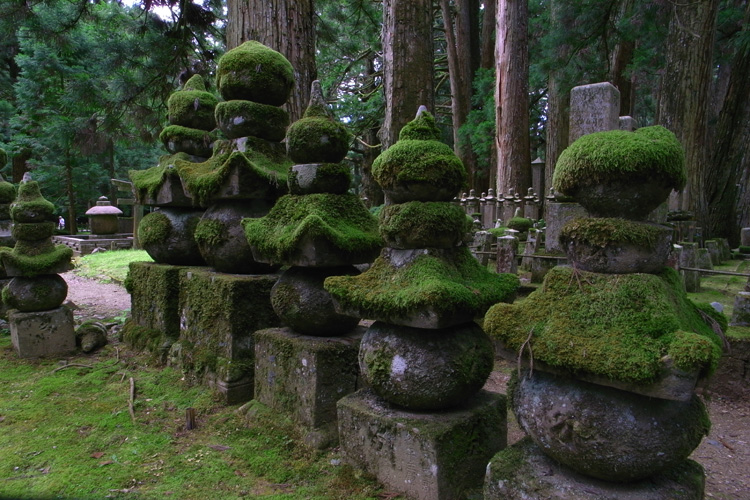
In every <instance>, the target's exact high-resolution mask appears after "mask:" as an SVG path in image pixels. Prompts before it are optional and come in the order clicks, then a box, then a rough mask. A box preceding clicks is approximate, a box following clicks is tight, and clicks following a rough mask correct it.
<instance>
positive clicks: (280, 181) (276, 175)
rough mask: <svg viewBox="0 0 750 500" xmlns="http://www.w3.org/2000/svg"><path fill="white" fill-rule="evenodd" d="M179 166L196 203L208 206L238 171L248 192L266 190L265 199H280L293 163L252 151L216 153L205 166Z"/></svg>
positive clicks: (204, 163)
mask: <svg viewBox="0 0 750 500" xmlns="http://www.w3.org/2000/svg"><path fill="white" fill-rule="evenodd" d="M175 166H176V168H177V171H178V173H179V175H180V177H181V178H182V180H183V181H184V185H185V186H186V187H187V190H188V191H189V192H190V195H191V196H192V198H193V200H194V201H195V202H196V203H198V204H200V205H203V206H205V205H208V204H210V202H211V200H212V197H213V196H214V195H215V193H216V192H217V191H218V190H219V189H220V188H221V186H222V184H223V183H224V182H225V181H226V180H227V179H228V177H229V175H230V174H231V173H232V172H233V171H235V170H236V171H238V174H239V176H240V178H241V181H240V182H241V183H242V185H243V187H245V188H246V189H248V190H255V189H257V190H265V191H266V192H264V193H263V197H274V196H278V195H279V194H281V193H283V192H285V191H286V189H287V186H286V173H287V170H288V168H289V166H291V162H289V161H288V160H286V161H284V159H283V158H280V157H278V156H277V157H269V156H266V155H265V154H263V153H262V152H260V151H255V150H249V151H247V152H245V153H240V152H239V151H235V152H233V153H220V154H218V155H216V154H214V156H213V157H211V158H210V159H208V160H207V161H205V162H202V163H193V162H189V161H182V160H178V161H176V162H175Z"/></svg>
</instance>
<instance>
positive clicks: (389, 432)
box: [338, 389, 531, 500]
mask: <svg viewBox="0 0 750 500" xmlns="http://www.w3.org/2000/svg"><path fill="white" fill-rule="evenodd" d="M338 421H339V440H340V447H341V450H342V451H343V453H344V456H345V457H346V460H347V461H348V462H350V463H351V464H352V465H354V466H356V467H359V468H361V469H364V470H366V471H367V472H369V473H371V474H373V475H375V476H376V477H377V478H378V480H379V481H380V482H381V483H383V484H384V485H386V487H387V488H388V489H389V490H393V491H395V492H398V493H402V494H405V495H408V496H410V497H412V498H415V499H418V500H449V499H458V498H463V496H464V492H465V491H466V490H467V489H470V488H475V487H478V486H479V485H481V483H482V478H483V476H484V474H485V468H486V466H487V462H488V461H489V459H490V458H491V457H492V456H493V455H494V454H495V453H496V452H497V451H499V450H501V449H503V448H504V447H505V446H506V443H507V413H506V397H505V396H504V395H502V394H496V393H491V392H487V391H480V392H479V393H478V394H477V395H475V396H474V397H473V398H471V399H470V401H469V402H468V403H467V404H466V406H465V407H464V408H461V409H454V410H450V411H442V412H435V413H429V412H424V413H421V412H408V411H403V410H399V409H396V408H393V407H392V406H390V405H389V404H388V403H386V402H384V401H383V400H381V399H379V398H378V397H377V396H375V394H374V393H372V391H370V390H368V389H364V390H360V391H357V392H355V393H354V394H350V395H349V396H346V397H345V398H343V399H342V400H341V401H339V403H338ZM530 498H531V497H530Z"/></svg>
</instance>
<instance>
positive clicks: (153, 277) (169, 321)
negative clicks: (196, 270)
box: [127, 262, 183, 348]
mask: <svg viewBox="0 0 750 500" xmlns="http://www.w3.org/2000/svg"><path fill="white" fill-rule="evenodd" d="M181 269H183V267H182V266H172V265H169V264H156V263H154V262H132V263H131V264H130V268H129V270H128V280H127V288H128V292H130V316H131V318H132V321H133V322H134V323H135V324H136V325H137V326H139V327H142V328H148V329H150V330H155V331H158V332H161V333H162V334H163V335H164V336H166V337H168V338H172V339H176V338H177V337H179V335H180V314H179V303H180V270H181ZM137 347H139V348H142V347H143V346H137Z"/></svg>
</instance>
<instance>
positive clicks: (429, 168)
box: [372, 107, 466, 203]
mask: <svg viewBox="0 0 750 500" xmlns="http://www.w3.org/2000/svg"><path fill="white" fill-rule="evenodd" d="M439 134H440V132H439V130H438V129H437V127H436V126H435V119H434V118H433V117H432V115H431V114H430V113H428V112H427V111H426V110H424V108H423V107H422V108H420V112H419V113H418V114H417V117H416V118H415V119H414V120H412V121H411V122H409V123H408V124H407V125H406V126H404V128H403V129H402V130H401V134H400V135H399V140H398V142H396V144H394V145H393V146H391V147H390V148H388V149H387V150H385V151H384V152H383V153H382V154H381V155H380V156H378V157H377V159H376V160H375V162H374V163H373V165H372V175H373V177H374V178H375V180H376V181H377V182H378V184H380V186H381V187H382V188H383V189H384V190H385V191H386V193H388V194H390V198H391V201H393V202H395V203H401V202H403V201H410V200H412V199H413V200H419V201H447V200H450V199H452V198H453V197H454V196H455V194H456V193H458V191H459V190H460V189H461V187H463V186H464V184H465V183H466V169H465V168H464V166H463V163H461V160H460V159H459V158H458V157H457V156H456V155H455V153H454V152H453V150H452V149H451V148H450V147H449V146H448V145H446V144H444V143H442V142H440V141H439V137H440V135H439ZM401 189H405V190H407V191H409V193H408V194H407V193H404V195H403V196H402V195H401V194H400V193H399V191H400V190H401ZM422 189H425V190H427V192H426V193H424V195H420V194H417V193H418V192H420V191H422ZM438 192H439V194H437V193H438Z"/></svg>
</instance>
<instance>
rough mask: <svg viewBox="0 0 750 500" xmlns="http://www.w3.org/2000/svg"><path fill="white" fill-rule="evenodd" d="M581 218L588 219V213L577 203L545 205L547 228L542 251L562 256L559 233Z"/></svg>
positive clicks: (550, 203) (562, 250)
mask: <svg viewBox="0 0 750 500" xmlns="http://www.w3.org/2000/svg"><path fill="white" fill-rule="evenodd" d="M583 217H588V212H586V209H585V208H583V207H582V206H581V205H579V204H578V203H571V202H565V203H561V202H549V203H547V219H546V222H547V228H546V238H545V240H544V249H545V250H546V251H547V252H549V253H559V254H562V253H563V252H564V249H563V246H562V245H561V244H560V231H561V230H562V228H563V226H564V225H565V224H567V223H568V222H570V221H572V220H574V219H579V218H583Z"/></svg>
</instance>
